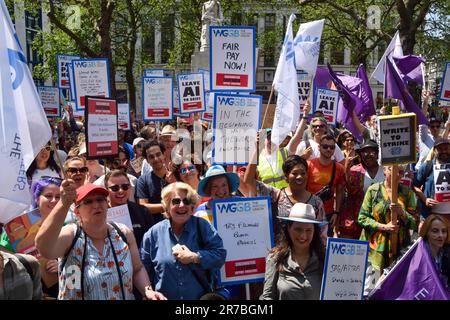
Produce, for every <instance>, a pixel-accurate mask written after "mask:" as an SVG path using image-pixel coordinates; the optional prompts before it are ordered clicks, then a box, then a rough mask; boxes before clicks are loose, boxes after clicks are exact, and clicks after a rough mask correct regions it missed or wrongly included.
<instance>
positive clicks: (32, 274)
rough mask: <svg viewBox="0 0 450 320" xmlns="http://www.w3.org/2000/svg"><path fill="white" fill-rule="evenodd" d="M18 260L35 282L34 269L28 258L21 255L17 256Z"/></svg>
mask: <svg viewBox="0 0 450 320" xmlns="http://www.w3.org/2000/svg"><path fill="white" fill-rule="evenodd" d="M15 256H16V258H17V259H19V261H20V263H21V264H23V266H24V267H25V269H26V270H27V272H28V275H29V276H30V278H31V280H32V281H33V280H34V273H33V269H32V268H31V265H30V262H28V260H27V258H25V257H24V256H22V255H20V254H15Z"/></svg>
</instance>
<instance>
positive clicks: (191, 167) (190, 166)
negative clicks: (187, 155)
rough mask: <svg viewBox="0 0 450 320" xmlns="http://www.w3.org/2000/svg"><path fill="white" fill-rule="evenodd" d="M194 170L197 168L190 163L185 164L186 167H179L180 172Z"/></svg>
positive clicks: (184, 172)
mask: <svg viewBox="0 0 450 320" xmlns="http://www.w3.org/2000/svg"><path fill="white" fill-rule="evenodd" d="M196 170H197V169H196V168H195V166H194V165H192V164H191V165H189V166H187V167H186V168H181V169H180V173H181V174H186V173H188V172H194V171H196Z"/></svg>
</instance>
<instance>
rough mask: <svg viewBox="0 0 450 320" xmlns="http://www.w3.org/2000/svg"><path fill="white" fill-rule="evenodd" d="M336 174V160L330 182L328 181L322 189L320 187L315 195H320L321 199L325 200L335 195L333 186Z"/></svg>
mask: <svg viewBox="0 0 450 320" xmlns="http://www.w3.org/2000/svg"><path fill="white" fill-rule="evenodd" d="M335 174H336V162H334V161H333V173H332V175H331V180H330V183H328V184H327V185H326V186H324V187H323V188H322V189H320V190H319V191H317V192H316V193H315V195H316V196H318V197H319V198H320V199H322V201H323V202H325V201H327V200H330V199H331V198H332V197H333V191H332V188H331V186H332V185H333V182H334V176H335Z"/></svg>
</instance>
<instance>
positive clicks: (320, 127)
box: [312, 124, 325, 129]
mask: <svg viewBox="0 0 450 320" xmlns="http://www.w3.org/2000/svg"><path fill="white" fill-rule="evenodd" d="M312 128H313V129H323V128H325V125H324V124H313V125H312Z"/></svg>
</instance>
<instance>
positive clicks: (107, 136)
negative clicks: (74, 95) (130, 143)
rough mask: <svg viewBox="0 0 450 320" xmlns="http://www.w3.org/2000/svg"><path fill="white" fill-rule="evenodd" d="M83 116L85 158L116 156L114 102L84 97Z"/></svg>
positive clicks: (116, 135)
mask: <svg viewBox="0 0 450 320" xmlns="http://www.w3.org/2000/svg"><path fill="white" fill-rule="evenodd" d="M85 115H86V146H87V158H88V159H100V158H106V157H114V156H118V155H119V143H118V141H117V140H118V133H117V103H116V100H113V99H103V98H94V97H86V109H85Z"/></svg>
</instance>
